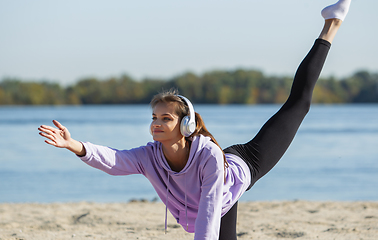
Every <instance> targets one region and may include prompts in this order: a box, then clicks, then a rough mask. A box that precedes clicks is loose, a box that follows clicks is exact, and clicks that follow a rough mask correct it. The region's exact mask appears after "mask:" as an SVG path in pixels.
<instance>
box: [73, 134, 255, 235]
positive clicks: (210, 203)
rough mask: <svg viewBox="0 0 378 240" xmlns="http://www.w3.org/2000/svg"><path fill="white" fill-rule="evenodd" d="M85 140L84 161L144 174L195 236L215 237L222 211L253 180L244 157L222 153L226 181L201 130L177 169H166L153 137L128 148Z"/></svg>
mask: <svg viewBox="0 0 378 240" xmlns="http://www.w3.org/2000/svg"><path fill="white" fill-rule="evenodd" d="M83 144H84V147H85V149H86V152H87V153H86V155H85V156H83V157H80V158H81V160H82V161H84V162H85V163H87V164H88V165H90V166H92V167H95V168H98V169H100V170H102V171H104V172H106V173H108V174H111V175H130V174H143V175H144V176H145V177H146V178H147V179H148V180H149V181H150V182H151V184H152V185H153V187H154V188H155V190H156V192H157V194H158V195H159V197H160V199H161V200H162V201H163V202H164V203H165V204H166V207H167V208H168V209H169V211H170V212H171V213H172V215H173V216H174V217H175V218H176V220H177V222H178V223H179V224H181V225H182V226H183V228H184V229H185V230H186V231H188V232H191V233H193V232H194V233H195V236H194V239H218V237H219V229H220V219H221V216H223V215H224V214H226V213H227V211H228V210H229V209H230V208H231V207H232V206H233V205H234V203H235V202H236V201H237V200H238V199H239V198H240V196H241V195H242V194H243V193H244V192H245V190H246V189H247V187H248V186H249V183H250V180H251V179H250V174H249V169H248V167H247V165H246V164H245V163H244V161H243V160H241V159H240V158H238V157H237V156H235V155H232V154H226V158H227V161H228V163H229V168H226V181H224V162H223V154H222V151H221V150H220V149H219V147H218V146H217V145H216V144H214V143H213V142H212V141H211V139H210V138H209V137H205V136H202V135H200V136H195V137H193V138H192V144H191V149H190V154H189V159H188V162H187V163H186V165H185V167H184V168H183V169H182V170H181V171H180V172H175V171H172V170H171V169H170V167H169V165H168V163H167V161H166V159H165V157H164V154H163V151H162V144H161V143H160V142H157V141H155V142H152V143H151V142H150V143H148V144H147V145H146V146H141V147H138V148H134V149H131V150H117V149H112V148H109V147H104V146H99V145H94V144H92V143H88V142H83ZM166 219H167V217H166ZM166 221H167V220H166ZM166 225H167V222H166Z"/></svg>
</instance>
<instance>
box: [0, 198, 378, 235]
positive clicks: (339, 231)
mask: <svg viewBox="0 0 378 240" xmlns="http://www.w3.org/2000/svg"><path fill="white" fill-rule="evenodd" d="M0 216H1V217H0V239H1V240H10V239H12V240H13V239H19V240H20V239H24V240H29V239H69V238H72V239H184V240H185V239H193V236H194V235H193V234H190V233H186V232H185V231H184V229H183V228H182V227H181V225H179V224H177V223H176V220H175V219H174V218H173V217H172V216H171V214H169V213H168V232H167V234H164V216H165V206H164V204H163V203H161V202H149V201H143V200H135V201H130V202H127V203H96V202H67V203H59V202H56V203H0ZM237 233H238V239H294V238H296V239H343V240H345V239H376V236H378V201H353V202H352V201H348V202H347V201H345V202H344V201H302V200H296V201H251V202H239V206H238V225H237Z"/></svg>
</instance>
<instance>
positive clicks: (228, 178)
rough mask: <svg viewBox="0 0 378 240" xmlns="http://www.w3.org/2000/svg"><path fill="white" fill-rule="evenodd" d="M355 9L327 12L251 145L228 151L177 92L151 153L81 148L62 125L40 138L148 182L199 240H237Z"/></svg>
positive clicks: (158, 99)
mask: <svg viewBox="0 0 378 240" xmlns="http://www.w3.org/2000/svg"><path fill="white" fill-rule="evenodd" d="M350 2H351V0H340V1H338V2H337V3H336V4H334V5H331V6H328V7H326V8H325V9H323V11H322V15H323V17H324V19H325V24H324V28H323V30H322V32H321V33H320V36H319V38H318V39H317V40H316V41H315V43H314V45H313V47H312V49H311V50H310V52H309V53H308V54H307V56H306V57H305V59H304V60H303V61H302V63H301V64H300V66H299V68H298V70H297V72H296V75H295V78H294V81H293V85H292V89H291V93H290V96H289V98H288V99H287V101H286V102H285V104H284V105H283V106H282V107H281V109H280V110H279V111H278V112H277V113H276V114H275V115H274V116H272V117H271V118H270V119H269V120H268V121H267V122H266V123H265V124H264V126H263V127H262V128H261V130H260V131H259V133H258V134H257V135H256V136H255V137H254V138H253V139H252V140H251V141H249V142H247V143H245V144H236V145H233V146H231V147H228V148H226V149H225V150H224V151H222V150H221V148H220V147H219V145H218V143H217V142H216V140H215V139H214V138H213V136H212V135H211V134H210V133H209V132H208V131H207V129H206V127H205V125H204V123H203V121H202V118H201V116H200V115H199V114H197V113H195V112H194V109H193V106H192V105H191V103H190V101H189V100H188V99H186V98H185V97H183V96H179V95H177V94H176V93H175V92H165V93H161V94H158V95H157V96H155V97H154V98H153V99H152V101H151V107H152V110H153V112H152V123H151V126H150V131H151V134H152V136H153V139H154V142H152V143H148V144H147V145H146V146H141V147H138V148H134V149H131V150H116V149H112V148H108V147H104V146H98V145H94V144H92V143H89V142H79V141H76V140H74V139H72V138H71V136H70V133H69V131H68V130H67V128H65V127H64V126H62V125H61V124H60V123H59V122H57V121H55V120H54V121H53V122H54V125H55V126H56V127H57V128H54V127H50V126H41V127H40V128H39V130H40V135H42V136H43V137H46V138H47V139H48V140H46V143H48V144H51V145H53V146H55V147H60V148H67V149H68V150H70V151H72V152H73V153H75V154H76V155H78V156H79V157H80V158H81V160H82V161H84V162H85V163H87V164H88V165H90V166H92V167H95V168H98V169H100V170H102V171H104V172H107V173H109V174H112V175H129V174H143V175H144V176H146V177H147V178H148V179H149V181H150V182H151V184H152V185H153V187H154V188H155V190H156V192H157V194H158V195H159V197H160V198H161V200H162V201H163V202H164V203H165V205H166V214H167V209H169V210H170V212H171V213H172V215H173V216H174V217H175V218H176V220H177V222H178V223H179V224H181V225H182V226H183V227H184V229H185V230H186V231H188V232H194V233H195V237H194V238H195V239H227V240H230V239H236V216H237V201H238V199H239V198H240V197H241V195H242V194H243V193H244V192H245V191H247V190H249V189H250V188H251V187H252V186H253V184H254V183H255V182H256V181H257V180H258V179H260V178H261V177H262V176H264V175H265V174H266V173H267V172H268V171H270V169H272V167H273V166H274V165H276V163H277V162H278V160H279V159H280V158H281V157H282V155H283V154H284V152H285V151H286V149H287V148H288V147H289V145H290V143H291V141H292V140H293V138H294V135H295V134H296V132H297V130H298V128H299V126H300V124H301V122H302V120H303V119H304V117H305V115H306V114H307V112H308V111H309V107H310V103H311V96H312V92H313V89H314V86H315V83H316V81H317V79H318V77H319V75H320V72H321V69H322V67H323V64H324V62H325V59H326V56H327V54H328V51H329V49H330V46H331V42H332V40H333V38H334V37H335V34H336V32H337V30H338V29H339V27H340V24H341V23H342V21H343V20H344V18H345V16H346V14H347V12H348V9H349V5H350ZM166 219H167V217H166ZM166 226H167V222H166Z"/></svg>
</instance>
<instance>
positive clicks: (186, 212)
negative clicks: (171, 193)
mask: <svg viewBox="0 0 378 240" xmlns="http://www.w3.org/2000/svg"><path fill="white" fill-rule="evenodd" d="M184 177H185V223H186V231H188V201H187V197H186V189H187V188H186V174H185V176H184Z"/></svg>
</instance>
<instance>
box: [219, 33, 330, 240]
mask: <svg viewBox="0 0 378 240" xmlns="http://www.w3.org/2000/svg"><path fill="white" fill-rule="evenodd" d="M330 47H331V44H330V43H329V42H328V41H326V40H323V39H317V40H316V41H315V43H314V45H313V47H312V48H311V50H310V52H309V53H308V54H307V56H306V57H305V58H304V59H303V61H302V63H301V64H300V65H299V67H298V69H297V72H296V74H295V77H294V81H293V85H292V87H291V92H290V96H289V98H288V99H287V101H286V102H285V104H284V105H283V106H282V107H281V109H280V110H279V111H278V112H277V113H276V114H274V115H273V116H272V117H271V118H270V119H269V120H268V121H267V122H266V123H265V124H264V126H263V127H262V128H261V129H260V131H259V132H258V133H257V135H256V136H255V137H254V138H253V139H252V140H251V141H249V142H247V143H245V144H236V145H233V146H231V147H228V148H226V149H225V150H224V152H225V153H231V154H235V155H237V156H239V157H240V158H241V159H243V160H244V161H245V162H246V163H247V165H248V167H249V168H250V171H251V184H250V186H249V188H248V189H247V190H249V189H250V188H251V187H252V186H253V185H254V184H255V183H256V181H257V180H259V179H260V178H261V177H262V176H264V175H265V174H266V173H268V172H269V171H270V170H271V169H272V168H273V167H274V166H275V165H276V164H277V162H278V161H279V160H280V158H281V157H282V156H283V154H284V153H285V151H286V150H287V148H288V147H289V145H290V143H291V142H292V140H293V138H294V136H295V134H296V132H297V130H298V128H299V126H300V124H301V123H302V121H303V119H304V117H305V116H306V114H307V112H308V111H309V109H310V104H311V98H312V92H313V90H314V87H315V84H316V81H317V80H318V78H319V75H320V72H321V70H322V68H323V65H324V62H325V60H326V58H327V54H328V51H329V49H330ZM236 216H237V203H236V204H235V205H234V206H233V207H232V208H231V209H230V210H229V211H228V212H227V213H226V215H224V216H223V217H222V219H221V230H220V236H219V239H222V240H223V239H227V240H232V239H236Z"/></svg>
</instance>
